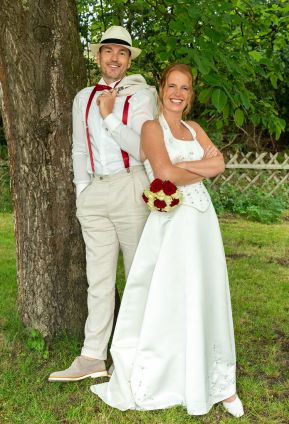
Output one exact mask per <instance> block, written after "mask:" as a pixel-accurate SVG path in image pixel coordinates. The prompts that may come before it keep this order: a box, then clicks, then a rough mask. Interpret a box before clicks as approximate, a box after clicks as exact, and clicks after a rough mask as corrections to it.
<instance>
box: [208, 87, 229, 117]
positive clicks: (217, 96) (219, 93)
mask: <svg viewBox="0 0 289 424" xmlns="http://www.w3.org/2000/svg"><path fill="white" fill-rule="evenodd" d="M227 100H228V97H227V95H226V94H225V93H224V91H223V90H221V89H220V88H215V90H214V91H213V94H212V103H213V105H214V106H215V108H216V109H217V111H218V112H222V110H223V109H224V107H225V106H226V103H227Z"/></svg>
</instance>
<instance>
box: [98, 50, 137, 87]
mask: <svg viewBox="0 0 289 424" xmlns="http://www.w3.org/2000/svg"><path fill="white" fill-rule="evenodd" d="M97 63H98V64H99V66H100V70H101V73H102V77H103V79H104V80H105V82H106V83H107V84H111V83H112V82H114V81H119V80H120V79H122V78H123V77H124V76H125V73H126V71H127V70H128V68H129V67H130V64H131V57H130V51H129V50H128V49H127V48H126V47H123V46H118V45H117V44H107V45H105V46H102V47H101V48H100V50H99V52H98V55H97Z"/></svg>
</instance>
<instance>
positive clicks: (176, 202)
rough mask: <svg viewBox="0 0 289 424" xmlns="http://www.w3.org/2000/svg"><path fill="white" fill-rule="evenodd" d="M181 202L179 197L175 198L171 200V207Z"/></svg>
mask: <svg viewBox="0 0 289 424" xmlns="http://www.w3.org/2000/svg"><path fill="white" fill-rule="evenodd" d="M179 203H180V200H179V199H173V200H172V201H171V204H170V206H171V207H173V206H176V205H178V204H179Z"/></svg>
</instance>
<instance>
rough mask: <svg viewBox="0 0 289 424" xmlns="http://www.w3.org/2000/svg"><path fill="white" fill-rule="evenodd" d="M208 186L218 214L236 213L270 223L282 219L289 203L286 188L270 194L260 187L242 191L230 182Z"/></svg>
mask: <svg viewBox="0 0 289 424" xmlns="http://www.w3.org/2000/svg"><path fill="white" fill-rule="evenodd" d="M207 186H208V191H209V193H210V195H211V198H212V202H213V204H214V206H215V209H216V212H217V214H218V215H222V214H224V213H226V212H229V213H236V214H238V215H241V216H245V217H247V218H249V219H252V220H253V221H259V222H262V223H265V224H270V223H273V222H278V221H280V219H281V217H282V214H283V212H284V210H285V209H286V208H288V205H289V202H288V193H286V190H285V189H284V190H279V191H278V194H274V193H273V194H272V195H268V194H267V193H265V192H264V191H262V190H261V189H260V188H258V187H252V188H249V189H248V190H246V191H245V192H242V191H241V190H240V189H238V188H236V187H234V186H233V185H230V184H226V185H224V186H222V187H220V188H219V189H214V188H212V187H210V184H207Z"/></svg>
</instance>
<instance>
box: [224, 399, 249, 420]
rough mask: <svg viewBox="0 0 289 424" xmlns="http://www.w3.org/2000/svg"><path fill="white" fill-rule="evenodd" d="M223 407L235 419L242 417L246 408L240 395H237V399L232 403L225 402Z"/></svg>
mask: <svg viewBox="0 0 289 424" xmlns="http://www.w3.org/2000/svg"><path fill="white" fill-rule="evenodd" d="M223 406H224V408H225V409H226V410H227V411H228V412H229V413H230V414H231V415H233V416H234V417H242V415H244V408H243V405H242V402H241V401H240V399H239V397H238V395H236V399H234V400H233V401H232V402H225V401H223Z"/></svg>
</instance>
